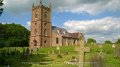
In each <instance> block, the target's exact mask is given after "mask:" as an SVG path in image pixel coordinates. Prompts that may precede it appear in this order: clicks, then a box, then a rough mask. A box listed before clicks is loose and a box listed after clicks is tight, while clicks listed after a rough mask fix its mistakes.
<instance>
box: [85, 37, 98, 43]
mask: <svg viewBox="0 0 120 67" xmlns="http://www.w3.org/2000/svg"><path fill="white" fill-rule="evenodd" d="M95 43H96V40H95V39H93V38H88V40H87V44H95Z"/></svg>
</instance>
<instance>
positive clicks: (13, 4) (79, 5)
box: [4, 0, 120, 14]
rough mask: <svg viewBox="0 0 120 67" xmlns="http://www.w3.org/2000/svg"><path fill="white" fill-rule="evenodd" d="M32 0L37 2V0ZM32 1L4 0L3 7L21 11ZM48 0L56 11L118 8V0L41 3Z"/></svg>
mask: <svg viewBox="0 0 120 67" xmlns="http://www.w3.org/2000/svg"><path fill="white" fill-rule="evenodd" d="M34 1H35V2H37V3H39V0H34ZM32 2H33V1H32V0H22V1H21V0H4V3H5V5H4V7H5V9H6V10H8V11H9V12H13V13H21V12H25V11H31V7H32ZM50 2H52V8H53V10H55V11H58V12H72V13H82V12H86V13H89V14H96V13H100V12H102V11H104V10H109V11H116V10H120V8H119V7H120V5H119V4H120V0H49V1H48V0H43V4H45V5H47V6H48V5H49V3H50Z"/></svg>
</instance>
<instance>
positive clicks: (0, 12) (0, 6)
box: [0, 0, 3, 16]
mask: <svg viewBox="0 0 120 67" xmlns="http://www.w3.org/2000/svg"><path fill="white" fill-rule="evenodd" d="M2 6H3V0H0V16H1V14H2V13H3V8H2Z"/></svg>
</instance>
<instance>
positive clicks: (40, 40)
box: [29, 0, 52, 49]
mask: <svg viewBox="0 0 120 67" xmlns="http://www.w3.org/2000/svg"><path fill="white" fill-rule="evenodd" d="M51 27H52V23H51V4H50V6H49V7H47V6H43V5H42V0H40V4H39V5H38V6H34V3H33V6H32V20H31V33H30V41H29V47H30V48H31V49H34V48H40V47H49V46H51V36H52V34H51V33H52V31H51V30H52V29H51Z"/></svg>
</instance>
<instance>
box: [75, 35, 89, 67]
mask: <svg viewBox="0 0 120 67" xmlns="http://www.w3.org/2000/svg"><path fill="white" fill-rule="evenodd" d="M79 42H80V45H79V46H80V47H78V48H75V51H78V52H79V67H83V66H84V55H85V52H90V48H89V47H85V46H84V45H85V41H84V37H83V36H82V37H81V38H80V41H79Z"/></svg>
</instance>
